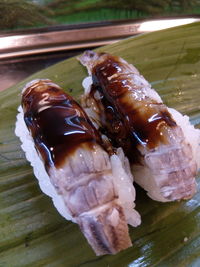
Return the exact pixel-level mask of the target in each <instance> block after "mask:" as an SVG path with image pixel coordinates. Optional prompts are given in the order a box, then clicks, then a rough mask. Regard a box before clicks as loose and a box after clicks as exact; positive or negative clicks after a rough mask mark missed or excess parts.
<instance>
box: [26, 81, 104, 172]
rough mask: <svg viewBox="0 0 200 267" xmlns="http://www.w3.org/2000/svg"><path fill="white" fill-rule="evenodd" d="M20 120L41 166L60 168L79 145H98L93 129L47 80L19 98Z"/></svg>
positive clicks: (69, 100) (74, 105)
mask: <svg viewBox="0 0 200 267" xmlns="http://www.w3.org/2000/svg"><path fill="white" fill-rule="evenodd" d="M22 106H23V109H24V120H25V123H26V125H27V127H28V129H29V131H30V132H31V134H32V137H33V140H34V142H35V146H36V148H37V150H38V151H39V152H40V154H41V156H42V158H43V160H44V162H45V166H46V168H47V169H48V167H49V166H51V165H54V164H55V165H56V167H60V166H61V165H62V163H63V161H64V160H65V159H66V157H67V156H68V155H69V154H70V153H73V151H74V150H75V149H76V148H78V146H80V145H81V144H83V143H84V144H86V145H87V146H88V147H90V146H92V145H93V144H94V143H96V142H100V137H99V134H98V132H97V131H96V129H95V128H94V127H93V125H92V124H91V122H90V121H89V119H88V117H87V115H86V114H85V112H84V111H83V110H82V108H81V107H80V106H79V104H78V103H76V102H75V101H74V100H73V99H72V97H71V96H69V95H68V94H66V93H65V92H64V91H62V90H61V89H60V88H59V87H58V86H57V85H56V84H54V83H52V82H51V81H49V80H39V81H37V82H35V83H34V84H32V85H30V86H28V87H27V88H26V89H25V91H24V92H23V95H22Z"/></svg>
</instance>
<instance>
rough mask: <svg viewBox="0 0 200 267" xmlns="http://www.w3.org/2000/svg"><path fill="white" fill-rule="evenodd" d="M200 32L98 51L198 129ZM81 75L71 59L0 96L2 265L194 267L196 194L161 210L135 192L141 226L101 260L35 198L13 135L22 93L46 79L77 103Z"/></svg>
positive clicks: (199, 199)
mask: <svg viewBox="0 0 200 267" xmlns="http://www.w3.org/2000/svg"><path fill="white" fill-rule="evenodd" d="M199 32H200V23H194V24H190V25H187V26H181V27H177V28H172V29H168V30H164V31H159V32H154V33H150V34H144V35H140V36H137V37H134V38H129V39H126V40H124V41H121V42H117V43H115V44H113V45H109V46H105V47H102V48H100V49H99V50H100V51H106V52H110V53H113V54H115V55H118V56H121V57H123V58H124V59H126V60H127V61H128V62H129V63H133V64H134V65H135V66H136V67H137V68H138V69H139V70H140V72H141V73H142V74H143V75H144V77H145V78H146V79H147V80H149V81H150V82H151V84H152V86H153V87H154V88H155V89H156V90H157V91H158V93H159V94H160V95H161V97H162V98H163V100H164V102H165V103H166V104H167V105H168V106H170V107H173V108H176V109H177V110H179V111H181V112H182V113H184V114H187V115H189V116H190V119H191V122H192V123H193V124H195V125H196V127H200V35H199ZM85 76H86V70H85V69H84V68H83V67H82V66H81V65H80V64H79V62H78V61H77V60H76V58H71V59H69V60H66V61H63V62H61V63H59V64H57V65H54V66H52V67H50V68H47V69H45V70H43V71H40V72H38V73H36V74H34V75H33V76H31V77H29V78H28V79H26V80H25V81H23V82H21V83H20V84H18V85H16V86H14V87H12V88H9V89H7V90H5V91H3V92H1V93H0V171H1V172H0V229H1V230H0V266H20V267H22V266H95V267H98V266H130V267H139V266H141V267H145V266H168V267H170V266H181V267H182V266H200V258H199V255H200V204H199V203H200V190H199V191H198V193H197V194H196V195H195V196H194V197H193V199H191V200H188V201H181V202H174V203H159V202H156V201H153V200H151V199H149V198H148V197H147V196H146V193H145V192H144V191H143V190H142V189H140V188H139V187H137V201H136V205H137V206H136V207H137V210H138V211H139V212H140V213H141V215H142V224H141V226H139V227H137V228H132V227H130V228H129V230H130V236H131V239H132V241H133V247H131V248H129V249H127V250H125V251H122V252H120V253H118V254H117V255H114V256H113V255H106V256H101V257H96V256H95V255H94V253H93V251H92V249H91V248H90V247H89V245H88V244H87V242H86V240H85V238H84V237H83V235H82V234H81V232H80V230H79V228H78V226H77V225H75V224H73V223H71V222H68V221H66V220H64V219H63V218H62V217H61V216H60V215H59V214H58V212H57V211H56V210H55V208H54V207H53V205H52V203H51V200H50V199H49V197H47V196H46V195H44V194H43V193H41V191H40V188H39V186H38V184H37V180H36V179H35V178H34V176H33V173H32V169H31V167H30V166H29V164H28V163H27V161H26V159H25V157H24V153H23V152H22V150H21V148H20V142H19V140H18V138H16V137H15V135H14V127H15V118H16V114H17V106H18V105H19V104H20V91H21V88H22V87H23V86H24V84H25V83H26V82H28V81H30V80H32V79H34V78H49V79H52V80H53V81H54V82H56V83H58V84H59V85H60V86H61V87H63V88H64V89H65V90H66V91H69V92H70V94H72V95H73V96H74V97H76V99H79V97H80V94H81V93H82V86H81V82H82V80H83V78H84V77H85ZM197 182H198V183H199V184H200V179H199V177H198V178H197Z"/></svg>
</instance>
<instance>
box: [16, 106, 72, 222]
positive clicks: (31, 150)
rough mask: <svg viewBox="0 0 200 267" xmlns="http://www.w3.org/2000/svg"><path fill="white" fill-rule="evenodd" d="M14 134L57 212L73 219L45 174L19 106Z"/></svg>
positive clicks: (43, 190)
mask: <svg viewBox="0 0 200 267" xmlns="http://www.w3.org/2000/svg"><path fill="white" fill-rule="evenodd" d="M18 111H19V114H18V115H17V121H16V128H15V134H16V136H18V137H19V138H20V140H21V142H22V145H21V147H22V149H23V151H24V152H25V155H26V158H27V160H28V161H29V162H30V164H31V166H32V167H33V172H34V175H35V177H36V178H37V179H38V182H39V186H40V188H41V190H42V192H44V193H45V194H46V195H48V196H49V197H51V198H52V201H53V204H54V206H55V207H56V209H57V210H58V212H59V213H60V214H61V215H62V216H63V217H64V218H65V219H67V220H71V221H74V220H73V218H72V216H71V215H70V213H69V211H68V209H67V207H66V205H65V203H64V201H63V198H62V196H61V195H59V194H58V193H57V192H56V190H55V188H54V186H53V185H52V184H51V182H50V179H49V175H48V174H47V172H46V170H45V168H44V164H43V162H42V160H41V159H40V157H39V154H38V153H37V151H36V149H35V146H34V142H33V139H32V137H31V135H30V133H29V131H28V129H27V127H26V124H25V122H24V112H23V109H22V107H21V106H19V108H18Z"/></svg>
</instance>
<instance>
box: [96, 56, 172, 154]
mask: <svg viewBox="0 0 200 267" xmlns="http://www.w3.org/2000/svg"><path fill="white" fill-rule="evenodd" d="M101 56H103V59H102V58H101ZM129 69H130V67H129V66H128V64H127V63H126V64H124V63H122V62H120V59H119V58H118V57H114V56H111V55H105V54H101V55H100V58H99V62H98V63H97V64H96V65H94V67H93V69H92V78H93V83H94V86H93V90H98V91H100V92H101V94H102V97H101V103H102V104H103V106H104V108H105V113H104V114H103V116H104V118H101V121H102V122H105V123H104V125H103V127H106V129H107V135H109V137H111V138H112V136H113V137H114V138H112V139H113V140H114V141H113V142H115V141H116V140H117V142H118V145H119V146H122V147H123V148H124V150H125V152H126V154H127V155H133V150H132V148H133V146H134V147H135V146H136V147H137V146H138V145H141V146H143V147H147V148H148V149H155V148H156V147H157V146H158V145H159V144H160V143H162V144H166V143H168V136H167V135H166V131H168V130H169V128H173V127H175V126H176V122H175V121H174V120H173V119H172V117H171V115H170V113H169V112H168V110H167V108H166V107H165V105H163V104H162V103H157V102H156V101H154V100H152V99H150V98H148V97H146V96H144V95H142V96H141V95H140V94H138V92H139V91H138V92H137V90H140V88H139V87H137V85H134V84H133V83H132V82H131V79H129V76H130V75H133V73H131V72H129ZM132 71H133V70H132ZM93 90H92V91H93ZM92 91H91V92H92ZM135 92H136V94H135ZM138 95H140V97H138ZM130 98H131V101H130V100H129V99H130ZM133 99H134V101H133ZM101 114H102V113H101ZM101 116H102V115H101ZM110 122H111V123H110ZM109 124H110V126H109ZM113 124H117V125H119V126H120V127H118V130H117V131H116V129H117V127H114V126H113ZM109 133H110V134H109ZM116 136H117V138H116ZM129 158H130V157H129Z"/></svg>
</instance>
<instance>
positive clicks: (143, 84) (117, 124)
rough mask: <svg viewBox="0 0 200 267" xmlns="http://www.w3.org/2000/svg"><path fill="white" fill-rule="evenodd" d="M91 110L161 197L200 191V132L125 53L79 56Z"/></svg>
mask: <svg viewBox="0 0 200 267" xmlns="http://www.w3.org/2000/svg"><path fill="white" fill-rule="evenodd" d="M78 59H79V60H80V62H81V63H82V64H83V65H84V66H86V67H87V70H88V73H89V77H87V78H85V80H84V81H83V86H84V88H85V95H84V96H83V105H84V108H85V111H86V112H87V114H88V115H89V117H90V119H91V120H92V121H93V123H94V125H95V126H96V128H98V129H99V130H101V131H102V132H104V133H106V135H107V136H108V137H109V138H110V140H111V141H112V143H113V144H114V145H115V146H116V147H117V146H120V147H122V148H123V150H124V152H125V154H126V155H127V157H128V158H129V160H130V163H131V169H132V172H133V174H134V180H135V181H136V183H138V184H139V185H140V186H141V187H143V188H144V189H145V190H146V191H147V194H148V195H149V196H150V197H151V198H152V199H154V200H157V201H162V202H166V201H174V200H181V199H189V198H191V197H192V196H193V195H194V194H195V193H196V190H197V185H196V181H195V176H196V175H197V172H198V168H199V167H200V146H199V144H200V131H199V130H198V129H195V128H194V127H193V126H192V125H191V124H190V122H189V118H188V117H187V116H183V115H182V114H180V113H179V112H178V111H176V110H174V109H171V108H168V107H166V106H165V105H164V104H163V102H162V100H161V98H160V96H159V95H158V94H157V93H156V91H155V90H153V89H152V88H151V85H150V84H149V83H148V82H147V81H146V80H145V79H144V77H143V76H142V75H141V74H140V73H139V72H138V70H137V69H136V68H135V67H134V66H133V65H131V64H128V63H127V62H126V61H125V60H123V59H122V58H119V57H117V56H113V55H110V54H107V53H95V52H93V51H86V52H85V53H84V54H83V55H81V56H80V57H79V58H78Z"/></svg>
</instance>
